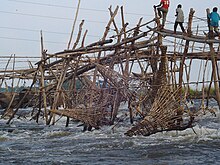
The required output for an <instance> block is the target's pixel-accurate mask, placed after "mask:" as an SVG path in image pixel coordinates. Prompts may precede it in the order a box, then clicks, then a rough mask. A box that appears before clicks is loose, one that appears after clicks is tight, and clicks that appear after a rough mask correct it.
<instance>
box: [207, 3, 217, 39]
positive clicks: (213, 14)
mask: <svg viewBox="0 0 220 165" xmlns="http://www.w3.org/2000/svg"><path fill="white" fill-rule="evenodd" d="M217 11H218V8H217V7H214V8H213V11H212V12H211V13H210V14H209V15H208V17H209V19H210V32H211V34H213V30H214V31H215V32H216V33H217V34H218V35H219V32H218V26H219V24H218V23H219V20H220V16H219V14H218V13H217Z"/></svg>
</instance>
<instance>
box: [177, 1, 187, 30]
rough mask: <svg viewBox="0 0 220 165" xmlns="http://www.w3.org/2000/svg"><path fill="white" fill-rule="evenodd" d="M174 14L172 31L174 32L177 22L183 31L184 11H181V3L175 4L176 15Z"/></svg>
mask: <svg viewBox="0 0 220 165" xmlns="http://www.w3.org/2000/svg"><path fill="white" fill-rule="evenodd" d="M175 16H176V21H175V24H174V33H176V29H177V26H178V24H179V25H180V28H181V30H182V32H183V33H185V29H184V27H183V22H184V13H183V10H182V5H181V4H179V5H178V6H177V9H176V15H175Z"/></svg>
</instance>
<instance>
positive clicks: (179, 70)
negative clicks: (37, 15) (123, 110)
mask: <svg viewBox="0 0 220 165" xmlns="http://www.w3.org/2000/svg"><path fill="white" fill-rule="evenodd" d="M79 4H80V1H79V3H78V8H77V12H76V16H75V20H74V23H73V28H72V33H71V36H70V40H69V42H68V46H67V50H64V51H59V52H56V53H53V54H49V53H47V51H46V50H44V45H43V35H42V32H41V57H39V58H41V59H40V60H39V61H37V62H36V64H35V65H37V67H36V68H34V67H33V65H32V64H31V63H30V62H29V66H30V68H29V69H16V68H15V59H16V56H14V65H13V68H12V69H8V66H9V63H10V62H11V59H12V56H11V57H10V59H9V61H8V63H7V65H6V67H5V69H4V70H0V78H1V80H2V81H1V86H2V84H3V83H5V84H8V82H9V81H12V87H14V88H16V87H15V86H14V81H15V79H19V80H22V79H28V80H30V81H31V82H32V83H31V86H30V87H28V90H27V91H26V92H25V93H23V95H22V97H21V98H20V100H19V102H18V103H17V104H16V106H15V107H14V109H15V110H14V111H13V114H12V115H11V116H10V119H9V120H8V121H7V123H8V124H9V123H10V122H11V120H12V119H13V118H14V116H15V115H16V113H17V111H18V109H19V108H20V107H21V105H22V102H24V100H25V98H29V95H32V92H33V91H35V92H34V98H38V99H36V100H37V101H36V102H35V104H34V105H33V111H32V118H33V119H35V120H36V121H37V122H38V121H39V120H40V115H41V114H43V116H44V117H43V118H44V120H45V122H46V124H48V125H49V124H55V123H56V117H55V115H60V116H65V117H67V121H66V126H68V124H69V119H70V118H73V119H75V120H79V121H80V122H82V123H83V125H84V130H91V129H92V128H95V129H98V128H100V127H101V126H103V125H112V124H114V122H115V121H116V120H118V118H117V117H118V114H119V113H120V104H121V103H122V102H127V103H128V106H127V111H128V113H129V119H130V122H131V123H134V121H137V124H136V125H135V126H134V127H132V128H131V129H130V130H128V131H127V132H126V135H128V136H133V135H144V136H148V135H151V134H154V133H157V132H161V131H164V130H183V129H186V128H190V127H192V126H193V125H192V124H193V121H194V117H195V116H194V115H192V114H191V113H190V112H189V111H188V109H187V107H185V106H184V105H185V104H186V100H187V98H191V99H193V98H195V97H196V98H200V99H202V107H204V99H205V98H206V99H207V103H206V106H207V107H208V99H209V98H211V97H212V98H214V99H216V100H217V102H218V104H220V94H219V87H218V85H219V83H220V82H219V77H220V76H219V72H218V68H217V67H218V66H217V61H219V60H220V51H219V49H217V50H215V47H214V46H215V44H219V43H220V41H219V40H218V39H215V38H209V37H208V36H207V35H205V36H204V35H203V36H201V35H199V33H198V31H199V27H197V33H195V34H194V33H193V31H192V30H193V29H192V23H193V14H194V12H195V11H194V10H193V9H191V10H190V13H189V20H188V29H187V35H182V33H181V32H177V33H176V34H173V31H172V30H168V29H164V28H163V29H162V28H161V25H160V20H159V17H158V16H157V11H156V10H155V18H153V19H152V20H151V21H149V22H146V23H142V21H143V19H142V18H140V19H139V20H138V22H137V25H136V27H134V28H130V29H129V30H128V29H127V26H128V23H126V21H125V17H124V13H123V12H124V11H123V7H121V8H120V9H121V12H120V14H121V27H120V26H118V25H117V21H116V19H115V18H116V16H117V14H118V10H119V7H118V6H117V7H116V8H115V10H112V8H111V7H110V8H109V13H110V19H109V21H108V23H107V25H106V28H105V30H104V33H103V36H102V38H101V39H100V40H99V41H95V42H93V43H90V44H87V45H86V44H85V40H86V35H87V33H88V30H86V31H85V33H84V34H82V33H83V23H84V21H82V22H81V23H80V25H79V30H78V35H77V38H76V39H75V42H74V44H73V45H72V49H70V45H71V42H72V34H73V31H74V27H75V21H76V18H77V15H78V12H79V11H78V10H79ZM152 22H155V23H156V24H155V27H151V26H152ZM146 26H147V28H148V29H146V28H145V29H144V27H146ZM111 28H112V29H114V33H115V34H112V33H111V34H110V29H111ZM82 35H83V36H82ZM110 35H111V36H110ZM81 37H82V41H81V45H80V44H79V43H80V40H81ZM166 37H171V38H172V39H173V40H172V42H170V43H172V44H173V46H174V49H172V51H173V52H172V51H170V50H171V49H170V47H171V46H170V45H168V43H167V41H166V40H165V38H166ZM184 41H185V42H186V43H185V44H183V43H184ZM191 43H192V44H191ZM201 43H202V44H204V47H203V50H202V51H198V50H196V45H197V44H201ZM190 44H191V45H190ZM206 45H208V46H209V50H208V49H207V47H206ZM190 48H191V49H190ZM181 50H183V52H181ZM18 58H20V57H18ZM195 59H200V60H201V61H204V60H205V61H206V65H205V68H204V69H203V78H202V80H200V79H198V81H197V82H193V81H190V78H191V77H190V73H191V72H192V66H193V61H194V60H195ZM187 60H190V62H189V65H188V66H187V62H186V61H187ZM208 62H211V63H212V66H211V67H212V68H211V69H212V76H211V77H210V80H205V74H206V73H207V72H208V71H207V70H208V69H207V67H208ZM184 75H186V82H184V79H183V77H184ZM177 78H179V81H177ZM37 81H39V82H40V83H39V86H38V87H34V86H35V85H36V82H37ZM196 84H202V94H200V95H199V96H195V95H193V96H192V95H190V92H189V90H190V87H191V85H196ZM205 84H208V91H207V93H206V94H205V87H206V86H205ZM212 84H214V87H215V91H216V94H215V95H213V94H211V93H210V90H211V87H212ZM183 86H186V88H185V90H182V89H183ZM14 88H13V90H14V91H13V92H12V97H11V98H10V100H9V101H8V103H9V105H8V108H10V107H11V106H12V105H13V103H14V102H15V96H16V95H17V94H19V92H18V93H15V89H14ZM1 99H2V98H1V97H0V104H1ZM8 108H7V109H8ZM184 117H187V119H188V120H187V121H184ZM117 123H118V122H117Z"/></svg>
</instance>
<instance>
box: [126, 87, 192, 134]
mask: <svg viewBox="0 0 220 165" xmlns="http://www.w3.org/2000/svg"><path fill="white" fill-rule="evenodd" d="M179 94H180V88H179V89H177V90H175V91H173V90H172V89H171V88H170V87H169V86H163V87H161V88H160V89H159V90H158V93H157V96H156V98H155V100H154V103H153V105H152V108H151V109H150V111H149V113H148V115H147V116H145V118H144V119H143V120H142V121H140V122H139V123H137V124H136V125H135V126H134V127H132V128H131V129H130V130H128V131H127V132H126V133H125V135H127V136H133V135H143V136H149V135H151V134H154V133H157V132H162V131H165V130H172V129H177V130H181V129H184V128H185V127H186V125H184V124H183V123H182V122H179V121H182V120H183V119H182V117H183V111H184V110H183V107H182V106H181V105H180V95H179ZM187 126H189V125H188V124H187Z"/></svg>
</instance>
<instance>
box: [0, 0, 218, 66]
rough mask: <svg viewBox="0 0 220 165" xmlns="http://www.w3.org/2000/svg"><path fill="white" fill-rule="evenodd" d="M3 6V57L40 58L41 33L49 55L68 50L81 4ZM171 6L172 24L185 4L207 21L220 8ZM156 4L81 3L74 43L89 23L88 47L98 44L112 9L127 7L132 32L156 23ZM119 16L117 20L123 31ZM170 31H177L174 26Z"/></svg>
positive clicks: (187, 0)
mask: <svg viewBox="0 0 220 165" xmlns="http://www.w3.org/2000/svg"><path fill="white" fill-rule="evenodd" d="M0 3H1V5H0V20H1V24H0V45H1V46H0V57H4V56H6V57H7V56H10V55H11V54H15V55H16V56H25V57H26V56H28V57H29V56H30V57H40V54H41V51H40V50H41V49H40V31H41V30H42V32H43V37H44V46H45V49H47V50H48V53H55V52H59V51H62V50H64V49H66V48H67V43H68V41H69V37H70V33H71V29H72V25H73V20H74V17H75V12H76V8H77V4H78V0H0ZM170 3H171V5H170V9H169V12H168V16H167V20H168V22H174V20H175V17H174V15H175V9H176V6H177V5H178V4H182V6H183V11H184V14H185V16H186V17H187V16H188V13H189V10H190V8H193V9H194V10H195V11H196V12H195V16H197V17H199V18H206V8H213V7H214V6H217V7H220V6H218V5H219V0H171V1H170ZM154 4H159V0H81V4H80V10H79V14H78V19H77V22H76V23H77V24H76V27H75V31H74V36H73V40H75V39H76V34H77V33H78V26H79V23H80V22H81V20H85V23H84V26H83V32H84V31H85V30H86V29H87V30H88V34H87V37H86V43H87V44H89V43H93V42H96V41H98V40H99V39H100V38H101V37H102V35H103V33H104V31H105V27H106V25H107V23H108V21H109V18H110V16H109V11H108V8H109V7H110V6H112V10H114V9H115V7H116V6H117V5H118V6H123V7H124V13H125V22H128V23H129V26H128V28H132V27H134V26H135V25H136V24H137V22H138V21H139V19H140V18H141V17H143V22H147V21H149V20H152V19H153V17H154V13H153V5H154ZM119 13H120V10H119ZM118 15H119V16H118V17H117V18H116V20H117V24H118V26H119V28H120V25H121V19H120V14H118ZM203 22H204V21H203ZM167 27H168V28H173V24H168V25H167ZM146 30H148V29H147V28H146ZM27 59H28V58H27ZM30 60H32V61H34V59H30ZM1 61H2V60H1ZM35 61H36V60H35ZM3 65H4V66H5V62H0V68H4V67H3ZM18 65H19V63H18ZM20 67H22V66H20Z"/></svg>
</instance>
